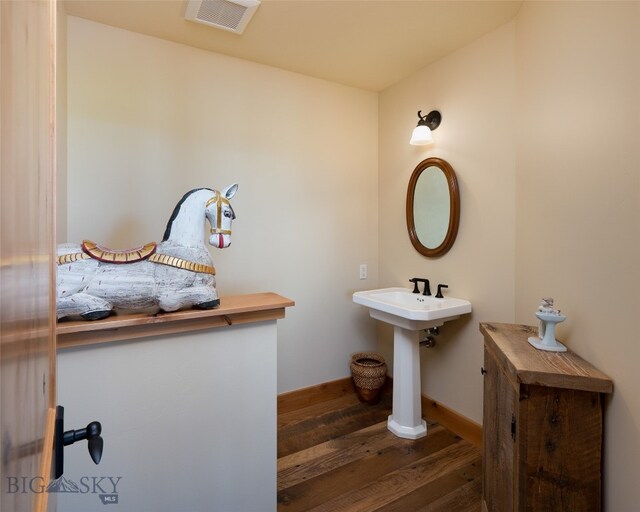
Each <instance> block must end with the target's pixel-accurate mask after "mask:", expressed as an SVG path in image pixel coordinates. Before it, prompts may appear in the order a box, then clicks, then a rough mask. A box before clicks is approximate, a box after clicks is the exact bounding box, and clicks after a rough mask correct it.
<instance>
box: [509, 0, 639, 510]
mask: <svg viewBox="0 0 640 512" xmlns="http://www.w3.org/2000/svg"><path fill="white" fill-rule="evenodd" d="M516 27H517V30H516V32H517V62H518V70H517V77H518V82H517V94H518V116H519V120H518V121H519V122H518V125H519V130H518V132H519V139H518V145H517V174H516V186H517V188H516V205H517V208H516V214H517V215H516V217H517V225H516V227H517V229H516V232H517V236H516V321H518V322H526V323H531V320H532V311H533V310H534V309H535V306H536V303H537V301H539V298H540V297H541V296H546V295H549V296H552V297H554V298H555V299H556V305H557V306H558V307H559V308H561V309H562V311H563V312H564V313H565V314H566V315H567V317H568V318H567V321H566V322H564V323H563V324H560V326H559V329H558V331H559V335H558V337H559V338H560V339H561V340H563V341H566V343H567V345H568V346H569V347H570V348H571V349H573V350H575V351H576V352H577V353H579V354H580V355H581V356H583V357H584V358H586V359H587V360H589V361H590V362H591V363H593V364H594V365H596V366H597V367H598V368H600V369H601V370H602V371H604V372H605V373H607V374H608V375H610V376H611V377H612V378H613V380H614V394H613V397H612V399H611V400H610V401H609V402H608V403H607V406H606V409H605V411H606V415H605V433H606V436H605V459H604V460H605V463H604V489H605V503H606V506H605V510H608V511H610V512H633V511H636V510H638V503H640V487H639V486H638V475H640V394H639V391H640V371H638V369H639V366H638V365H639V363H640V344H639V343H638V340H637V335H636V332H637V326H636V324H635V322H636V321H637V319H638V313H639V312H640V299H639V297H640V294H639V290H640V267H639V264H640V31H639V30H638V27H640V3H639V2H626V3H625V2H526V3H525V5H524V6H523V7H522V9H521V11H520V12H519V14H518V17H517V24H516Z"/></svg>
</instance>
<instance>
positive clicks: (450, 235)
mask: <svg viewBox="0 0 640 512" xmlns="http://www.w3.org/2000/svg"><path fill="white" fill-rule="evenodd" d="M459 223H460V193H459V191H458V180H457V179H456V173H455V172H454V171H453V168H452V167H451V166H450V165H449V164H448V163H447V162H446V161H445V160H442V159H441V158H435V157H433V158H427V159H426V160H423V161H422V162H420V163H419V164H418V166H417V167H416V168H415V170H414V171H413V174H412V175H411V179H410V180H409V188H408V190H407V229H408V230H409V238H410V239H411V243H412V244H413V246H414V247H415V249H416V250H417V251H418V252H419V253H420V254H423V255H424V256H442V255H443V254H446V252H447V251H448V250H449V249H451V246H452V245H453V242H455V240H456V235H457V234H458V224H459Z"/></svg>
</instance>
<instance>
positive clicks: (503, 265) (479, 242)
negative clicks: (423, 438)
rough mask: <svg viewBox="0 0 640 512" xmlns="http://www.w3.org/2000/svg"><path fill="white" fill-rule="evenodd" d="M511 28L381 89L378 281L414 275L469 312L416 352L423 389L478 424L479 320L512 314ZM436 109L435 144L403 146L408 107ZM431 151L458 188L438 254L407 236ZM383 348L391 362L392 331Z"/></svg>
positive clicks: (401, 281) (403, 281)
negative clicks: (449, 241) (455, 222)
mask: <svg viewBox="0 0 640 512" xmlns="http://www.w3.org/2000/svg"><path fill="white" fill-rule="evenodd" d="M514 34H515V24H514V23H513V22H511V23H507V24H506V25H504V26H503V27H501V28H499V29H497V30H496V31H493V32H491V33H490V34H488V35H487V36H485V37H483V38H481V39H479V40H478V41H476V42H474V43H472V44H470V45H468V46H466V47H464V48H462V49H461V50H459V51H457V52H455V53H453V54H451V55H449V56H447V57H446V58H444V59H441V60H440V61H438V62H436V63H434V64H433V65H431V66H428V67H427V68H425V69H423V70H422V71H420V72H419V73H416V74H415V75H412V76H411V77H410V78H408V79H406V80H404V81H402V82H400V83H399V84H397V85H395V86H393V87H391V88H389V89H387V90H385V91H383V92H382V93H381V95H380V193H379V201H380V284H381V285H382V286H398V285H402V286H407V287H408V286H409V283H408V279H409V278H411V277H413V276H419V277H426V278H429V279H430V280H431V288H432V290H434V291H435V289H436V285H437V284H438V283H446V284H448V285H449V289H448V290H447V293H448V294H450V295H452V296H457V297H464V298H467V299H469V300H470V301H471V302H472V304H473V313H472V314H471V315H466V316H464V317H462V318H461V319H459V320H456V321H455V322H450V323H447V324H445V325H444V326H443V327H442V328H441V335H440V336H439V337H438V343H437V345H436V347H435V348H433V349H428V350H427V349H422V350H421V356H422V392H423V393H425V394H427V395H429V396H430V397H432V398H434V399H436V400H438V401H440V402H443V403H444V404H446V405H447V406H448V407H450V408H452V409H454V410H456V411H458V412H460V413H461V414H463V415H465V416H467V417H469V418H471V419H473V420H475V421H477V422H481V421H482V377H481V375H480V367H481V366H482V350H483V349H482V336H481V335H480V332H479V331H478V323H479V322H481V321H488V320H491V321H503V322H510V321H512V320H513V315H514V237H515V219H514V216H515V204H514V192H515V181H514V180H515V176H514V165H515V133H514V132H515V124H514V116H513V110H514V108H515V90H514V84H515V82H514V80H515V74H514V73H515V51H514V45H513V42H514ZM432 109H438V110H440V112H441V113H442V123H441V125H440V127H439V128H438V129H437V130H435V131H434V139H435V144H434V145H433V146H427V147H426V149H425V147H424V146H423V147H420V146H410V145H409V138H410V136H411V129H412V128H413V127H414V126H415V124H416V122H417V120H418V119H417V115H416V112H417V111H418V110H422V111H423V114H424V113H427V112H428V111H430V110H432ZM429 156H438V157H440V158H444V159H445V160H447V161H448V162H449V163H450V164H451V165H452V167H453V169H454V171H455V172H456V175H457V178H458V184H459V187H460V203H461V217H460V228H459V232H458V237H457V240H456V242H455V244H454V245H453V247H452V249H451V250H450V251H449V252H448V253H447V254H446V255H444V256H442V257H440V258H425V257H424V256H422V255H420V254H419V253H418V252H417V251H416V250H414V248H413V246H412V245H411V242H410V240H409V236H408V234H407V229H406V222H405V202H406V194H407V185H408V182H409V178H410V176H411V173H412V172H413V170H414V168H415V167H416V165H417V164H418V163H419V162H421V161H422V160H423V159H425V158H427V157H429ZM381 331H382V338H383V342H382V348H383V350H384V351H385V354H386V355H387V358H389V359H390V358H391V344H390V338H391V334H392V333H391V332H390V330H387V329H384V328H383V329H381Z"/></svg>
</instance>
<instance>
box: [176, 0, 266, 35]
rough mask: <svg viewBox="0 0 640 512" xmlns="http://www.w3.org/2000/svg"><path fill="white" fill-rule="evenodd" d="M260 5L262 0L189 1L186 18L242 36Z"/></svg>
mask: <svg viewBox="0 0 640 512" xmlns="http://www.w3.org/2000/svg"><path fill="white" fill-rule="evenodd" d="M259 5H260V0H189V1H188V3H187V12H186V13H185V15H184V17H185V18H186V19H188V20H190V21H195V22H197V23H203V24H204V25H209V26H211V27H216V28H221V29H222V30H228V31H229V32H233V33H235V34H242V32H243V31H244V29H245V27H246V26H247V23H249V20H250V19H251V16H253V13H254V12H256V9H257V8H258V6H259Z"/></svg>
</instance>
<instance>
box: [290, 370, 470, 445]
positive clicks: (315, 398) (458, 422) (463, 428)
mask: <svg viewBox="0 0 640 512" xmlns="http://www.w3.org/2000/svg"><path fill="white" fill-rule="evenodd" d="M385 387H387V388H388V389H387V390H388V392H391V390H392V388H393V379H392V378H391V377H389V378H388V379H387V384H386V385H385ZM351 393H355V388H354V386H353V381H352V380H351V377H345V378H343V379H338V380H334V381H330V382H323V383H322V384H317V385H315V386H309V387H307V388H302V389H296V390H294V391H288V392H286V393H282V394H280V395H278V414H284V413H287V412H291V411H295V410H297V409H302V408H304V407H309V406H311V405H315V404H318V403H320V402H324V401H326V400H327V399H329V400H332V399H334V398H340V397H342V396H345V395H348V394H351ZM422 415H423V416H424V417H425V418H426V419H428V420H431V421H435V422H436V423H439V424H440V425H442V426H443V427H446V428H448V429H449V430H451V432H453V433H454V434H456V435H458V436H460V437H461V438H462V439H464V440H465V441H468V442H470V443H471V444H473V445H475V446H478V447H481V446H482V426H481V425H478V424H477V423H476V422H475V421H473V420H470V419H469V418H467V417H466V416H463V415H462V414H460V413H458V412H456V411H454V410H453V409H450V408H449V407H447V406H445V405H443V404H441V403H439V402H437V401H436V400H434V399H433V398H431V397H429V396H426V395H422Z"/></svg>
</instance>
